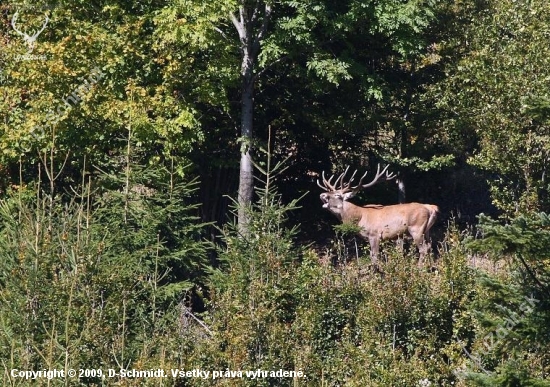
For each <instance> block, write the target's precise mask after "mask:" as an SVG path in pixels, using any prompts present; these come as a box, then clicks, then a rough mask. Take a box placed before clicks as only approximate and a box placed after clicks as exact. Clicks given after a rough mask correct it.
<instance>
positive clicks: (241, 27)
mask: <svg viewBox="0 0 550 387" xmlns="http://www.w3.org/2000/svg"><path fill="white" fill-rule="evenodd" d="M241 10H242V7H240V8H239V13H240V15H241V20H240V21H239V20H237V17H236V16H235V15H234V14H233V12H229V19H231V22H232V23H233V25H234V26H235V28H236V29H237V32H238V33H239V39H240V40H241V43H243V44H244V43H245V42H246V28H245V25H244V23H243V19H242V13H241Z"/></svg>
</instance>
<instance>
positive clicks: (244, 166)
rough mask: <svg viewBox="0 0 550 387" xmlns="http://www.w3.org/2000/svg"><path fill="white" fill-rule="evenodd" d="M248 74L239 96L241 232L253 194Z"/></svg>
mask: <svg viewBox="0 0 550 387" xmlns="http://www.w3.org/2000/svg"><path fill="white" fill-rule="evenodd" d="M247 73H248V72H247ZM252 76H253V74H252V71H250V76H248V77H247V76H244V77H243V88H242V97H241V140H242V145H241V164H240V169H239V193H238V202H239V211H238V217H239V219H238V222H239V223H238V225H239V231H240V232H241V233H246V231H247V229H248V216H247V211H246V207H248V206H249V205H250V203H252V197H253V195H254V167H253V165H252V157H251V155H250V151H251V145H252V140H253V134H254V131H253V128H254V126H253V119H254V80H253V78H252Z"/></svg>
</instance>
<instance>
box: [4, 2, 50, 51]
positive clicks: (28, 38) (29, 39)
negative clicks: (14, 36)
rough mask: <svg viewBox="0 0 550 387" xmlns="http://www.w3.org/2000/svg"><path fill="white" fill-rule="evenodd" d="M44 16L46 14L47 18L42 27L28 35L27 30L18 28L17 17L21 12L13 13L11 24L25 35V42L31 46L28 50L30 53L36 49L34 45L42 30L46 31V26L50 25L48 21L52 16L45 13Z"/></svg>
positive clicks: (16, 30)
mask: <svg viewBox="0 0 550 387" xmlns="http://www.w3.org/2000/svg"><path fill="white" fill-rule="evenodd" d="M44 16H46V20H45V21H44V24H43V25H42V28H41V29H39V30H38V31H37V32H35V33H34V34H33V35H32V36H31V35H28V34H27V33H25V32H22V31H20V30H19V29H17V27H16V25H15V23H16V21H17V18H18V17H19V12H16V13H15V14H14V15H13V17H12V18H11V26H12V27H13V29H14V30H15V32H17V33H18V34H19V35H21V36H23V39H24V40H25V43H26V44H27V46H28V47H29V51H28V52H29V53H31V52H32V50H34V46H35V44H36V38H38V35H40V33H42V31H44V28H46V26H47V25H48V22H49V21H50V18H49V17H48V15H46V14H44Z"/></svg>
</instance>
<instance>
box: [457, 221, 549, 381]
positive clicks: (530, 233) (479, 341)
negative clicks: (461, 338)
mask: <svg viewBox="0 0 550 387" xmlns="http://www.w3.org/2000/svg"><path fill="white" fill-rule="evenodd" d="M549 225H550V222H549V218H548V215H546V214H544V213H541V214H536V215H532V216H527V215H525V216H521V217H518V218H517V219H514V220H512V221H511V222H510V223H509V224H506V225H501V224H500V223H499V222H497V221H494V220H491V219H489V218H487V217H484V216H480V228H481V230H482V233H483V238H482V239H479V240H475V241H471V242H470V243H469V244H470V246H472V247H473V248H475V249H477V250H479V251H485V252H488V253H489V254H491V255H492V256H493V259H496V260H502V259H503V258H505V257H512V259H513V261H512V262H511V267H510V270H509V271H506V272H503V273H501V274H500V275H498V276H488V275H483V276H480V278H479V281H480V285H481V291H480V294H479V297H477V299H476V300H475V302H474V303H472V305H471V308H472V311H473V312H474V313H475V315H476V319H477V324H478V327H479V328H478V330H477V331H478V335H476V336H477V337H476V340H474V341H473V342H472V343H471V347H470V348H469V350H470V351H471V352H472V354H473V355H472V356H470V358H471V360H472V367H471V369H470V371H469V372H467V373H465V376H466V377H467V378H468V379H470V380H472V381H474V382H475V383H476V385H480V386H485V385H491V386H510V385H522V386H547V385H549V384H548V382H547V381H545V380H546V377H545V376H544V375H546V374H547V373H548V370H549V367H550V359H549V357H548V348H549V346H550V337H549V336H548V325H549V323H550V315H549V314H548V310H549V309H548V300H549V296H550V292H549V289H550V288H549V285H550V277H549V276H548V264H549V262H548V258H549V256H548V251H550V238H549V233H548V226H549Z"/></svg>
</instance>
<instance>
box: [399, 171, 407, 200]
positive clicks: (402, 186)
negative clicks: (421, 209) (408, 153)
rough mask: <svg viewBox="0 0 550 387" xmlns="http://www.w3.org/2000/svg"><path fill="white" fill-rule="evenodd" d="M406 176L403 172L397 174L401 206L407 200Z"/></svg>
mask: <svg viewBox="0 0 550 387" xmlns="http://www.w3.org/2000/svg"><path fill="white" fill-rule="evenodd" d="M404 175H405V174H404V173H403V171H399V172H398V173H397V201H398V202H399V204H403V203H405V200H406V199H407V190H406V187H405V176H404Z"/></svg>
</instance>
